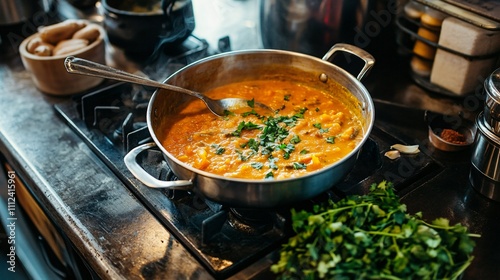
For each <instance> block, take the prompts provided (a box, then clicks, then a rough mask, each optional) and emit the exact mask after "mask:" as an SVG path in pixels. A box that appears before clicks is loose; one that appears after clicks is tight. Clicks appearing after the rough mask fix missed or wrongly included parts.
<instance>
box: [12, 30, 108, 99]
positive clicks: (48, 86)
mask: <svg viewBox="0 0 500 280" xmlns="http://www.w3.org/2000/svg"><path fill="white" fill-rule="evenodd" d="M86 24H87V25H95V26H96V27H97V28H98V29H99V32H100V35H99V37H98V38H97V39H96V40H95V41H93V42H92V43H91V44H89V45H88V46H86V47H84V48H81V49H79V50H77V51H75V52H72V53H68V54H64V55H58V56H38V55H35V54H32V53H30V52H28V50H27V45H28V43H29V42H30V41H31V40H33V39H35V38H37V37H39V33H36V34H33V35H31V36H30V37H28V38H26V39H25V40H24V41H23V42H22V43H21V45H20V46H19V52H20V54H21V59H22V61H23V64H24V67H25V68H26V69H27V70H28V71H29V72H30V73H31V74H32V75H31V76H32V78H33V82H34V83H35V86H36V87H37V88H38V89H39V90H40V91H42V92H43V93H46V94H50V95H63V96H64V95H71V94H76V93H80V92H83V91H85V90H88V89H91V88H93V87H95V86H97V85H99V84H100V83H101V82H102V81H103V80H104V79H102V78H96V77H89V76H83V75H75V74H69V73H68V72H67V71H66V68H65V67H64V59H65V58H66V57H67V56H70V55H71V56H76V57H80V58H84V59H88V60H92V61H95V62H98V63H101V64H106V58H105V53H106V51H105V35H106V33H105V31H104V29H103V28H102V27H101V26H99V25H97V24H95V23H91V22H86Z"/></svg>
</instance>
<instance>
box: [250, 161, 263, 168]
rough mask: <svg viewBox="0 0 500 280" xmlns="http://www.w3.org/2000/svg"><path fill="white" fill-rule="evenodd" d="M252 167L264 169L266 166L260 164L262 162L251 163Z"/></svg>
mask: <svg viewBox="0 0 500 280" xmlns="http://www.w3.org/2000/svg"><path fill="white" fill-rule="evenodd" d="M250 166H252V167H253V168H255V169H262V167H263V166H264V165H263V164H262V163H260V162H252V163H250Z"/></svg>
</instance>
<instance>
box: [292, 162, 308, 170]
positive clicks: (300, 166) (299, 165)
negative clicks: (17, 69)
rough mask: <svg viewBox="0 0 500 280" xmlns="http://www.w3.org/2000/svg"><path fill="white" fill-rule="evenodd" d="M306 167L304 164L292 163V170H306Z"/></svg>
mask: <svg viewBox="0 0 500 280" xmlns="http://www.w3.org/2000/svg"><path fill="white" fill-rule="evenodd" d="M306 168H307V166H306V165H305V164H304V163H300V162H294V163H293V169H306Z"/></svg>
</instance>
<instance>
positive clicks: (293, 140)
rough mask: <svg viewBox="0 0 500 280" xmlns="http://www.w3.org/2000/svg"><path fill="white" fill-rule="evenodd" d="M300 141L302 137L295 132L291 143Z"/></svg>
mask: <svg viewBox="0 0 500 280" xmlns="http://www.w3.org/2000/svg"><path fill="white" fill-rule="evenodd" d="M299 142H300V138H299V136H298V135H297V134H294V135H293V136H292V139H290V143H292V144H297V143H299Z"/></svg>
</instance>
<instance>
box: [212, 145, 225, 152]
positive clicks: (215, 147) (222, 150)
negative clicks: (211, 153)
mask: <svg viewBox="0 0 500 280" xmlns="http://www.w3.org/2000/svg"><path fill="white" fill-rule="evenodd" d="M210 147H212V148H214V149H215V154H216V155H222V154H223V153H224V152H225V151H226V149H224V148H223V147H221V146H220V145H219V144H212V145H210Z"/></svg>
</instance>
